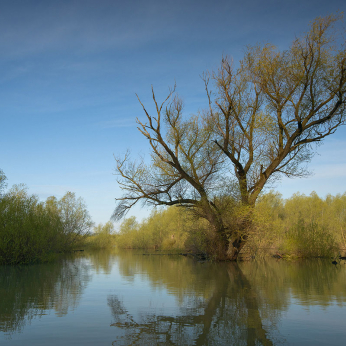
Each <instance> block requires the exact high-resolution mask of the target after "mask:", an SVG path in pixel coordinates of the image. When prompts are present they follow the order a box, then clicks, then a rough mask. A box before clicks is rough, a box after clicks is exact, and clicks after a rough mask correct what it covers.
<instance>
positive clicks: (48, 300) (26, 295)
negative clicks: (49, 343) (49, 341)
mask: <svg viewBox="0 0 346 346" xmlns="http://www.w3.org/2000/svg"><path fill="white" fill-rule="evenodd" d="M0 269H1V270H0V296H1V299H0V331H1V332H5V333H7V334H8V335H11V334H12V333H14V332H21V331H22V329H23V328H24V326H25V325H26V323H30V321H31V320H32V319H33V318H34V317H41V316H43V315H45V314H47V311H48V310H51V309H53V310H54V311H55V313H56V315H57V316H63V315H65V314H67V313H68V311H69V310H73V309H75V308H76V307H77V305H78V303H79V300H80V297H81V294H82V292H83V291H84V289H85V287H86V285H87V283H88V282H89V281H90V279H91V276H90V273H89V266H88V265H87V263H86V261H85V259H83V258H82V257H80V258H78V257H76V256H75V257H74V258H73V259H71V260H69V259H64V260H61V261H60V262H58V263H57V262H55V263H52V264H41V265H28V266H2V267H1V268H0Z"/></svg>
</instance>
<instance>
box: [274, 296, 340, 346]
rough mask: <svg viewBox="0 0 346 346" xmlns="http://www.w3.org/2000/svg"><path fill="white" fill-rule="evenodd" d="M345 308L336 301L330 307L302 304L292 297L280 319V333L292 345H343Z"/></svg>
mask: <svg viewBox="0 0 346 346" xmlns="http://www.w3.org/2000/svg"><path fill="white" fill-rule="evenodd" d="M345 318H346V313H345V309H344V308H343V307H341V306H340V305H338V304H337V303H336V302H334V303H331V304H330V305H329V306H328V307H324V306H321V305H310V306H302V305H300V302H299V300H296V299H294V298H292V299H291V304H290V305H289V306H288V310H287V311H286V312H285V313H284V314H283V316H282V319H281V321H280V333H281V335H285V338H286V340H287V341H288V343H289V344H290V345H311V346H316V345H321V346H322V345H323V346H325V345H330V346H332V345H335V346H336V345H337V346H340V345H343V344H344V342H341V340H343V339H344V340H345V337H346V332H345Z"/></svg>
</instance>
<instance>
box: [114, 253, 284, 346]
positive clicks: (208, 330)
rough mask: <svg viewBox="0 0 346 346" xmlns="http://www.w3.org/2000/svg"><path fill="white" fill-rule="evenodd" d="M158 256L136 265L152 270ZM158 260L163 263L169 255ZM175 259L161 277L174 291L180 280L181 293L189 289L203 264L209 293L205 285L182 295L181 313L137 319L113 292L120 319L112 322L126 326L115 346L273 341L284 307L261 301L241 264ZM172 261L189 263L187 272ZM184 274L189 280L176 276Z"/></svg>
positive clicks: (177, 290)
mask: <svg viewBox="0 0 346 346" xmlns="http://www.w3.org/2000/svg"><path fill="white" fill-rule="evenodd" d="M152 260H153V259H152ZM152 260H150V259H149V260H144V261H143V262H141V264H139V262H137V263H136V265H137V266H138V265H141V266H142V267H144V266H145V265H147V269H148V268H151V265H152V264H153V262H152ZM154 261H159V262H161V264H163V263H162V262H165V259H163V258H161V259H154ZM169 262H170V264H171V270H166V271H163V272H165V273H166V275H165V277H162V276H161V283H162V284H163V283H165V284H166V285H167V286H168V287H169V288H170V289H173V286H174V285H175V284H178V283H179V284H178V285H177V286H176V287H175V290H174V291H175V293H177V294H178V295H179V293H181V292H182V288H183V287H186V286H185V284H186V283H185V284H184V281H186V280H187V281H188V282H190V279H191V276H190V275H189V272H190V271H191V269H192V268H194V269H197V267H198V266H199V267H200V269H203V270H202V271H200V273H201V274H203V275H202V276H203V279H202V280H201V279H200V278H199V279H197V280H194V281H193V282H194V283H196V284H200V283H202V282H204V283H206V285H205V288H206V291H204V292H203V291H201V289H200V286H199V287H198V290H196V291H195V292H191V291H190V292H189V293H188V294H187V295H186V296H185V297H184V296H183V295H180V300H181V308H180V313H179V315H178V316H170V315H163V314H155V313H147V314H145V315H143V314H140V317H137V318H135V317H134V316H135V315H136V316H137V315H138V314H137V313H136V312H134V313H133V314H131V313H130V312H129V311H128V310H127V309H126V307H125V306H124V303H123V302H122V301H121V300H120V299H119V297H118V296H117V295H110V296H109V297H108V305H109V307H110V309H111V312H112V315H113V318H114V323H113V324H112V326H115V327H117V328H120V329H122V330H124V334H123V335H121V336H119V337H118V338H117V339H116V340H115V342H114V344H117V345H118V344H122V345H144V344H146V345H149V344H150V345H157V344H160V343H162V344H165V345H183V344H184V345H218V344H219V345H226V344H236V345H258V344H260V345H273V342H272V340H271V337H270V332H271V331H272V330H273V329H274V328H275V322H276V321H277V320H278V317H279V315H278V313H277V311H278V309H276V313H274V314H273V307H272V306H269V305H266V304H263V301H262V300H259V299H258V296H257V291H256V289H254V288H253V287H252V285H251V284H250V282H249V280H248V279H247V278H246V276H245V275H244V273H243V272H242V270H241V268H240V267H239V265H238V264H236V263H227V264H210V263H205V264H204V265H203V266H202V265H201V264H198V263H197V264H196V263H194V262H191V261H189V260H186V261H181V260H177V261H172V260H170V261H169ZM184 262H185V263H184ZM172 263H179V265H180V266H183V267H184V268H185V269H186V271H185V273H184V271H179V270H178V271H176V270H174V269H178V268H174V265H172ZM151 269H153V268H151ZM151 269H149V270H147V274H148V275H149V279H150V280H152V282H153V283H154V284H155V285H158V278H157V275H158V273H157V271H156V270H151ZM142 270H143V268H142ZM163 272H162V273H163ZM194 272H196V270H194ZM197 272H198V271H197ZM162 273H161V275H162ZM179 273H180V274H181V275H182V277H184V278H186V280H182V281H181V280H176V278H174V280H170V278H172V277H173V276H176V275H177V274H178V276H179ZM183 273H184V274H183ZM190 287H191V286H190ZM183 290H184V289H183ZM185 293H187V291H186V290H185ZM193 293H194V294H193ZM261 302H262V304H261V305H260V303H261ZM280 307H282V306H280ZM277 308H279V307H277ZM264 310H268V311H266V313H265V314H264V315H265V316H266V318H265V319H264V320H262V319H263V317H262V315H263V313H262V311H264ZM274 310H275V309H274ZM269 316H270V317H269Z"/></svg>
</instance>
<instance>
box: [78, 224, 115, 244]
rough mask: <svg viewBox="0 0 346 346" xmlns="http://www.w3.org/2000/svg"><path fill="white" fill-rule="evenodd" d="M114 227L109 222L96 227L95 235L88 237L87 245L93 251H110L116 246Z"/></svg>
mask: <svg viewBox="0 0 346 346" xmlns="http://www.w3.org/2000/svg"><path fill="white" fill-rule="evenodd" d="M115 237H116V235H115V234H114V225H113V223H112V222H110V221H108V222H107V223H106V224H104V225H103V224H102V223H100V224H99V225H97V226H95V227H94V230H93V233H92V234H90V235H88V237H87V239H86V242H85V245H86V246H87V247H89V248H92V249H110V248H113V247H114V246H115Z"/></svg>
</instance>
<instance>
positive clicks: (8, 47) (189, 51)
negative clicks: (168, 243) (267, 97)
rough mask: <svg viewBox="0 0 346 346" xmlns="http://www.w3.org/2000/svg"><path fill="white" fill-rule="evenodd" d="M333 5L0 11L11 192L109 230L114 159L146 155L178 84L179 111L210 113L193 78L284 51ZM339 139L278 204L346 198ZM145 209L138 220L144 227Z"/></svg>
mask: <svg viewBox="0 0 346 346" xmlns="http://www.w3.org/2000/svg"><path fill="white" fill-rule="evenodd" d="M345 9H346V2H345V1H339V0H329V1H326V0H323V1H320V0H314V1H312V0H309V1H304V0H301V1H295V0H292V1H289V0H286V1H281V0H275V1H274V0H264V1H255V0H244V1H233V0H228V1H195V0H194V1H188V0H185V1H179V0H178V1H162V0H161V1H159V0H153V1H145V2H144V1H116V0H113V1H102V0H98V1H94V0H92V1H88V0H83V1H82V0H80V1H64V0H60V1H50V0H43V1H38V0H36V1H30V0H27V1H24V0H22V1H16V0H11V1H4V0H1V1H0V32H1V35H0V71H1V73H0V104H1V107H0V147H1V150H0V168H1V169H2V170H3V171H4V172H5V174H6V176H7V177H8V185H9V186H11V185H13V184H18V183H25V184H26V185H27V186H28V188H29V192H31V193H35V194H38V196H39V197H40V198H41V199H45V198H47V197H48V196H51V195H55V196H57V197H62V196H63V195H64V193H65V192H66V191H72V192H75V193H76V194H77V196H81V197H83V198H84V200H85V202H86V204H87V206H88V210H89V212H90V214H91V216H92V218H93V220H94V221H95V222H97V223H98V222H107V221H108V220H109V217H110V215H111V213H112V211H113V209H114V206H115V201H114V198H115V197H119V196H120V195H121V191H120V189H119V188H118V186H117V183H116V177H115V176H114V172H115V171H114V168H115V162H114V159H113V155H116V156H117V155H121V154H124V153H125V152H126V150H127V149H130V150H131V153H132V157H134V158H135V157H137V156H138V155H148V153H149V151H148V146H147V143H146V142H145V141H144V139H143V138H142V137H141V135H140V133H139V132H138V130H137V129H136V123H135V119H136V117H139V118H143V112H142V110H141V106H140V105H139V103H138V101H137V99H136V96H135V93H137V94H138V95H139V96H140V97H141V99H142V101H143V103H144V104H146V105H148V106H149V108H150V106H151V100H150V87H151V85H153V86H154V88H155V91H156V94H157V97H158V98H159V99H162V98H163V97H164V96H166V94H167V91H168V88H169V86H172V85H174V82H175V81H176V84H177V90H178V93H179V94H180V95H181V96H182V98H183V99H184V102H185V112H186V113H187V114H190V113H195V112H197V111H198V109H202V108H204V107H205V106H206V98H205V92H204V86H203V82H202V81H201V78H200V75H201V74H202V73H203V72H204V71H206V70H213V69H216V68H217V67H218V64H219V62H220V60H221V57H222V55H225V54H227V55H229V56H231V57H233V59H234V61H235V62H237V61H239V59H241V57H242V54H243V52H244V47H245V46H246V45H251V44H256V43H265V42H272V43H273V44H276V45H277V46H279V47H280V48H282V49H285V48H287V47H288V46H289V44H290V43H291V42H292V40H293V39H294V37H295V36H298V35H300V34H301V33H303V32H304V31H307V30H308V25H309V22H310V21H312V20H313V19H314V18H315V17H317V16H324V15H328V14H330V13H335V12H336V11H337V10H340V11H343V10H345ZM345 135H346V130H345V128H344V127H343V128H340V129H339V130H338V131H337V133H336V134H335V135H333V136H331V137H329V138H327V140H326V141H325V143H324V145H323V146H321V147H320V148H319V149H318V153H319V155H316V156H315V157H314V159H313V160H312V162H311V164H310V165H309V167H310V169H311V170H312V171H313V172H314V174H313V175H312V176H310V177H309V178H305V179H294V180H290V179H283V180H282V181H281V182H280V183H278V184H277V185H276V190H278V191H280V192H281V193H282V194H283V196H284V197H290V196H291V195H292V194H293V193H295V192H297V191H300V192H302V193H305V194H309V193H310V192H311V191H313V190H315V191H316V192H317V193H318V194H319V195H321V196H325V195H326V194H327V193H332V194H336V193H344V192H345V191H346V149H345V148H346V136H345ZM148 213H149V210H147V209H143V210H142V209H140V208H136V209H134V210H133V211H132V212H131V214H130V215H135V216H137V217H139V218H142V217H144V216H145V215H147V214H148Z"/></svg>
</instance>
